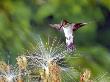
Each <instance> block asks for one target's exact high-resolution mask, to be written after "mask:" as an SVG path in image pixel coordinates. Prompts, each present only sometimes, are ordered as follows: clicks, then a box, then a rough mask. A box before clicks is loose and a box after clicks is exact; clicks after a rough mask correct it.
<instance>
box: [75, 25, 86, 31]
mask: <svg viewBox="0 0 110 82" xmlns="http://www.w3.org/2000/svg"><path fill="white" fill-rule="evenodd" d="M86 24H87V23H76V24H74V27H73V31H76V30H77V29H79V28H80V27H82V26H85V25H86Z"/></svg>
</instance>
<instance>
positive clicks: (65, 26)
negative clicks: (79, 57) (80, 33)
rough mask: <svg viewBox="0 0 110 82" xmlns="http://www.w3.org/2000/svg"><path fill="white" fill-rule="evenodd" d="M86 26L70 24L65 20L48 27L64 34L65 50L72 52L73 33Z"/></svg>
mask: <svg viewBox="0 0 110 82" xmlns="http://www.w3.org/2000/svg"><path fill="white" fill-rule="evenodd" d="M86 24H87V23H70V22H68V21H67V20H62V21H61V23H60V24H50V26H51V27H53V28H56V29H57V30H59V31H63V32H64V34H65V37H66V45H67V50H71V51H73V50H74V49H75V45H74V40H73V38H74V36H73V32H74V31H76V30H78V29H79V28H80V27H82V26H84V25H86Z"/></svg>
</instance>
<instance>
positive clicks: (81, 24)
mask: <svg viewBox="0 0 110 82" xmlns="http://www.w3.org/2000/svg"><path fill="white" fill-rule="evenodd" d="M86 24H87V23H80V24H79V27H82V26H85V25H86Z"/></svg>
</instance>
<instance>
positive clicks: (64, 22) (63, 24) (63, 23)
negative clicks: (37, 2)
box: [60, 20, 69, 28]
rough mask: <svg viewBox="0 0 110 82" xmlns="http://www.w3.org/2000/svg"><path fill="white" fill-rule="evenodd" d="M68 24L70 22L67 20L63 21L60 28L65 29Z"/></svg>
mask: <svg viewBox="0 0 110 82" xmlns="http://www.w3.org/2000/svg"><path fill="white" fill-rule="evenodd" d="M67 24H69V22H68V21H67V20H63V21H62V22H61V26H60V28H61V27H64V26H65V25H67Z"/></svg>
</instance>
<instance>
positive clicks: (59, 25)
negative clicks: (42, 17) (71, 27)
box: [49, 24, 63, 31]
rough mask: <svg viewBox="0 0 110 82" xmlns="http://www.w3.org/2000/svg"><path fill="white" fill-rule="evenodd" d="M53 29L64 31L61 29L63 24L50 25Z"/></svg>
mask: <svg viewBox="0 0 110 82" xmlns="http://www.w3.org/2000/svg"><path fill="white" fill-rule="evenodd" d="M49 25H50V26H51V27H53V28H55V29H57V30H59V31H63V28H62V27H61V24H49Z"/></svg>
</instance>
